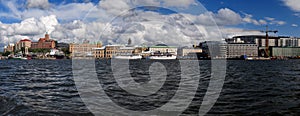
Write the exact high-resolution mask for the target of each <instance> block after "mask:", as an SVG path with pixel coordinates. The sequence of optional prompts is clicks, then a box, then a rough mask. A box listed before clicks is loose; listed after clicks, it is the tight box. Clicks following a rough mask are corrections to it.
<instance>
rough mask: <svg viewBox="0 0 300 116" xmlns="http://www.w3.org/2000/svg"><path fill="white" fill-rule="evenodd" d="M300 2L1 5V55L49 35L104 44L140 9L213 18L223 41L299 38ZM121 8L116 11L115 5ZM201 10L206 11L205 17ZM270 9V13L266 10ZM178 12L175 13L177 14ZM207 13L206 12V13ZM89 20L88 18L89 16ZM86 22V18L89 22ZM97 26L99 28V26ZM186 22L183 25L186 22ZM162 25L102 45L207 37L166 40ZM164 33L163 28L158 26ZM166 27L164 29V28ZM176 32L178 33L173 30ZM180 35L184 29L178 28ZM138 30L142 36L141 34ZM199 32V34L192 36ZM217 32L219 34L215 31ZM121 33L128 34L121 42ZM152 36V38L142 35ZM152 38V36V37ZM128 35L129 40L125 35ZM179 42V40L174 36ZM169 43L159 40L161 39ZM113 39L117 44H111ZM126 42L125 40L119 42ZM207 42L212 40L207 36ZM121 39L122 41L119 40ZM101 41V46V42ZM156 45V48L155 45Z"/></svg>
mask: <svg viewBox="0 0 300 116" xmlns="http://www.w3.org/2000/svg"><path fill="white" fill-rule="evenodd" d="M298 2H299V1H296V0H274V1H261V2H260V3H257V2H255V1H250V0H246V1H237V0H234V1H223V0H220V1H205V0H198V1H194V0H186V1H181V0H176V1H172V2H169V1H165V0H161V1H156V0H141V1H140V2H136V3H135V2H134V3H133V2H132V1H131V3H129V2H127V1H123V0H103V1H97V0H75V1H74V0H64V1H55V0H12V1H0V6H1V9H0V15H1V18H0V22H1V23H0V27H1V30H0V31H1V35H0V36H1V40H0V50H1V51H2V49H3V47H4V46H5V45H7V44H8V43H14V42H16V41H19V40H20V39H31V40H32V41H37V39H39V38H40V37H42V36H43V35H44V34H45V32H49V33H50V34H51V37H52V38H53V39H55V40H57V41H61V42H70V41H71V42H72V41H83V40H81V39H83V38H88V39H98V38H99V34H98V33H99V30H103V28H105V27H106V28H107V25H106V24H107V23H109V22H110V21H111V19H113V18H114V17H116V16H118V15H119V14H120V12H122V11H124V10H126V9H128V8H131V7H133V6H134V5H135V4H141V5H153V6H166V7H171V8H174V9H175V10H177V11H178V12H180V13H182V14H184V16H186V17H188V18H189V19H190V20H191V22H193V23H195V24H197V25H200V26H203V25H204V26H206V25H205V24H209V23H210V20H204V19H206V18H208V17H209V16H208V15H210V16H211V17H212V18H213V19H214V21H215V22H216V24H217V25H218V27H219V29H220V31H221V33H222V37H223V38H224V37H228V36H233V35H248V34H264V33H261V32H260V30H264V29H265V25H269V27H270V29H275V30H279V33H278V34H277V35H287V36H296V37H299V36H300V34H299V33H298V31H297V29H299V27H298V25H299V22H298V21H297V20H298V19H299V11H300V9H299V8H298V7H297V3H298ZM112 3H113V4H115V5H113V4H112ZM201 4H202V5H203V6H204V8H206V9H207V10H208V11H205V9H201V11H199V8H201V7H199V6H201ZM266 4H268V8H265V7H266V6H267V5H266ZM174 9H172V10H174ZM202 10H203V11H202ZM139 11H142V12H143V14H141V16H144V14H147V15H149V16H145V18H157V19H160V18H166V17H167V18H168V17H176V15H174V14H176V13H174V12H171V10H155V11H151V10H150V11H149V10H145V9H142V10H141V9H139ZM87 14H88V15H87ZM83 17H85V18H83ZM96 20H97V22H96V23H95V21H96ZM181 21H183V20H181ZM155 26H157V25H153V24H152V25H150V26H149V25H146V24H142V23H141V25H137V26H132V25H131V26H130V27H133V28H132V29H131V28H130V29H131V30H129V31H128V30H126V31H124V27H123V28H121V29H120V30H117V31H116V32H114V33H109V34H110V35H106V36H104V37H103V38H104V39H102V38H101V39H99V40H101V41H103V42H104V44H107V43H112V44H114V43H124V42H126V41H127V39H128V36H129V37H133V43H135V44H138V43H139V44H140V43H143V42H150V44H151V42H156V41H158V42H161V43H166V41H167V42H169V41H168V40H165V38H174V41H170V43H172V42H173V43H174V42H176V41H175V40H176V39H177V38H179V39H181V38H183V39H181V40H180V41H183V42H185V41H186V43H187V44H190V43H194V41H191V40H190V38H193V37H195V36H201V35H202V33H200V34H198V33H192V34H191V30H187V31H188V32H186V31H184V33H183V34H181V33H176V32H174V33H166V34H160V33H157V32H159V31H164V30H166V31H168V32H170V31H172V29H170V27H167V26H166V27H165V28H163V29H161V28H154V27H155ZM158 27H159V26H158ZM162 27H163V26H162ZM172 28H173V27H172ZM176 28H178V29H183V28H180V27H176ZM137 30H138V31H137ZM192 31H193V30H192ZM213 31H214V30H213ZM119 32H122V33H125V34H128V35H126V36H124V37H123V36H122V37H120V36H119V35H120V34H119ZM141 33H146V34H141ZM147 33H148V34H147ZM125 34H124V35H125ZM176 34H177V35H178V36H174V35H176ZM162 35H163V37H165V38H159V37H162ZM110 36H111V38H110ZM117 37H120V38H117ZM206 37H207V38H209V37H212V38H213V36H211V35H209V34H208V35H207V36H206ZM116 38H117V39H116ZM96 41H97V40H96ZM152 44H153V43H152Z"/></svg>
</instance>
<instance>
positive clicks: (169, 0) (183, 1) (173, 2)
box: [163, 0, 196, 7]
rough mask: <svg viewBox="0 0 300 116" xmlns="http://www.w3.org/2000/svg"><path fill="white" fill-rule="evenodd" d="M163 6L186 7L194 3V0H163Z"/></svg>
mask: <svg viewBox="0 0 300 116" xmlns="http://www.w3.org/2000/svg"><path fill="white" fill-rule="evenodd" d="M163 2H164V5H165V6H174V7H188V6H190V5H192V4H196V1H195V0H163Z"/></svg>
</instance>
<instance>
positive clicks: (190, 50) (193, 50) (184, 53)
mask: <svg viewBox="0 0 300 116" xmlns="http://www.w3.org/2000/svg"><path fill="white" fill-rule="evenodd" d="M199 53H202V49H201V48H183V49H182V53H180V54H181V56H188V55H189V54H199Z"/></svg>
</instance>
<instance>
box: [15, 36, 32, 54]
mask: <svg viewBox="0 0 300 116" xmlns="http://www.w3.org/2000/svg"><path fill="white" fill-rule="evenodd" d="M31 43H32V42H31V40H29V39H22V40H20V41H19V42H17V43H16V45H15V51H21V52H22V53H23V54H29V51H28V49H29V48H31ZM22 50H24V51H22Z"/></svg>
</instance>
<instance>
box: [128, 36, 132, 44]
mask: <svg viewBox="0 0 300 116" xmlns="http://www.w3.org/2000/svg"><path fill="white" fill-rule="evenodd" d="M131 42H132V41H131V39H130V38H129V39H128V45H129V46H130V45H131Z"/></svg>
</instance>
